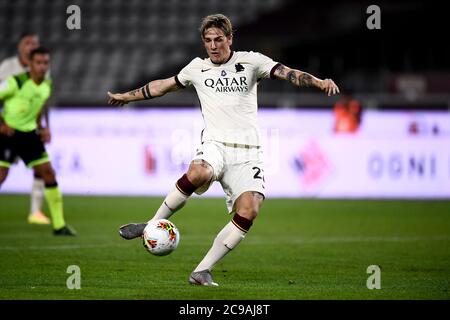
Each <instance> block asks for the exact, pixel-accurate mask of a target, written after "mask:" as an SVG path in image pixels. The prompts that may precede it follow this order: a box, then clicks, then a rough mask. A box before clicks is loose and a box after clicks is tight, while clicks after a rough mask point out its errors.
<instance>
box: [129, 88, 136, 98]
mask: <svg viewBox="0 0 450 320" xmlns="http://www.w3.org/2000/svg"><path fill="white" fill-rule="evenodd" d="M137 92H138V89H136V90H132V91H130V92H128V94H129V95H130V96H133V97H134V96H136V93H137Z"/></svg>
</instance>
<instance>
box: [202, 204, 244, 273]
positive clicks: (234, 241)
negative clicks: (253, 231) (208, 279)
mask: <svg viewBox="0 0 450 320" xmlns="http://www.w3.org/2000/svg"><path fill="white" fill-rule="evenodd" d="M251 226H252V222H251V221H250V220H248V219H246V218H244V217H241V216H240V215H239V214H237V213H236V214H235V215H234V217H233V219H232V220H231V221H230V222H229V223H228V224H227V225H225V227H224V228H223V229H222V230H221V231H220V232H219V234H218V235H217V236H216V238H215V239H214V242H213V245H212V247H211V249H209V251H208V253H207V254H206V256H205V257H204V258H203V260H202V261H201V262H200V264H199V265H198V266H197V268H195V270H194V272H199V271H202V270H206V269H207V270H211V269H212V268H213V267H214V266H215V265H216V263H217V262H219V261H220V260H221V259H222V258H223V257H224V256H225V255H226V254H227V253H228V252H230V251H231V250H232V249H234V248H235V247H236V246H237V245H238V244H239V243H240V242H241V241H242V240H243V239H244V238H245V235H246V234H247V232H248V230H249V229H250V227H251Z"/></svg>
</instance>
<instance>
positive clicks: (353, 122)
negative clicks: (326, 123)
mask: <svg viewBox="0 0 450 320" xmlns="http://www.w3.org/2000/svg"><path fill="white" fill-rule="evenodd" d="M333 113H334V128H333V130H334V132H336V133H342V132H347V133H355V132H358V130H359V126H360V124H361V113H362V108H361V104H360V103H359V101H358V100H357V99H356V98H354V97H353V95H352V93H351V92H350V91H345V92H344V93H342V94H341V97H340V99H339V100H338V101H337V102H336V103H335V104H334V107H333Z"/></svg>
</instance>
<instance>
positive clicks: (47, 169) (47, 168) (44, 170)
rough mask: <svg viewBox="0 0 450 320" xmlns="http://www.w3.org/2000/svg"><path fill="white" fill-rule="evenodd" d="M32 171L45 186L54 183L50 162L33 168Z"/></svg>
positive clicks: (53, 172)
mask: <svg viewBox="0 0 450 320" xmlns="http://www.w3.org/2000/svg"><path fill="white" fill-rule="evenodd" d="M33 171H34V173H35V174H36V175H38V176H39V177H41V178H42V179H43V180H44V182H45V183H46V184H54V183H56V176H55V171H54V170H53V167H52V164H51V162H50V161H48V162H44V163H40V164H37V165H35V166H33Z"/></svg>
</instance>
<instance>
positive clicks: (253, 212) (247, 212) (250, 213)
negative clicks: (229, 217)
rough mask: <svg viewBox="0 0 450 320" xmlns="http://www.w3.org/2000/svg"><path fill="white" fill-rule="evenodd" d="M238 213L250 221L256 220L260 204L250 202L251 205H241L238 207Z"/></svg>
mask: <svg viewBox="0 0 450 320" xmlns="http://www.w3.org/2000/svg"><path fill="white" fill-rule="evenodd" d="M237 213H238V214H239V215H240V216H241V217H243V218H245V219H248V220H250V221H253V220H255V218H256V216H257V215H258V213H259V208H258V206H255V205H252V204H249V205H245V206H242V207H240V208H239V209H238V211H237Z"/></svg>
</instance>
